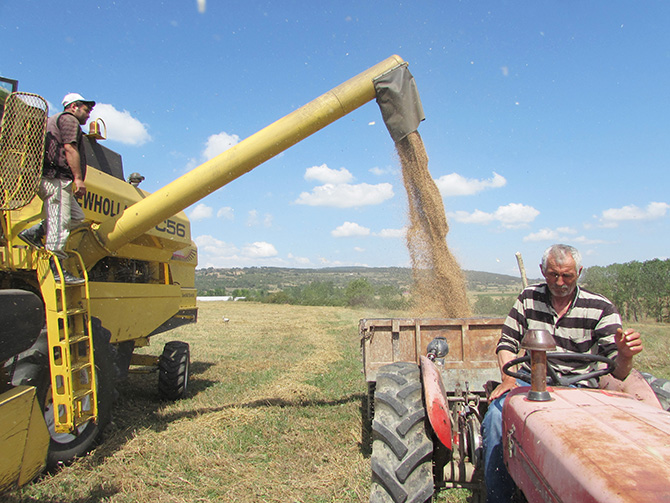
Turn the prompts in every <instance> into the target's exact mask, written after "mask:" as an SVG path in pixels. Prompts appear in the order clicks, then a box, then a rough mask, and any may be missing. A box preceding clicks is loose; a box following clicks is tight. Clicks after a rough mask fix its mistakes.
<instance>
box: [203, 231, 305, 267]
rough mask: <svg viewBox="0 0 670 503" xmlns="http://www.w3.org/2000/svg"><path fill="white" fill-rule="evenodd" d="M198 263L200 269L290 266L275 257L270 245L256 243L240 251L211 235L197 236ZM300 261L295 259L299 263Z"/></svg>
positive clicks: (275, 254) (273, 249) (275, 253)
mask: <svg viewBox="0 0 670 503" xmlns="http://www.w3.org/2000/svg"><path fill="white" fill-rule="evenodd" d="M194 241H195V243H196V244H197V245H198V263H199V266H200V267H248V266H254V265H276V266H278V267H282V266H284V267H285V266H288V265H290V263H289V262H287V261H286V260H285V259H282V258H279V257H277V250H276V248H275V247H274V245H272V244H271V243H267V242H264V241H257V242H255V243H251V244H248V245H245V246H243V247H242V248H241V249H240V248H239V247H237V246H236V245H234V244H232V243H227V242H225V241H221V240H220V239H217V238H215V237H213V236H211V235H202V236H197V237H196V238H195V239H194ZM301 260H302V259H297V261H296V262H300V261H301Z"/></svg>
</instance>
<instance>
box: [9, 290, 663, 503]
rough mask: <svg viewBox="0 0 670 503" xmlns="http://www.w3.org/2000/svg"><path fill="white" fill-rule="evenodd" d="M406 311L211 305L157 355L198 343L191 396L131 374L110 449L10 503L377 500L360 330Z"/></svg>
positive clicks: (155, 349) (659, 336)
mask: <svg viewBox="0 0 670 503" xmlns="http://www.w3.org/2000/svg"><path fill="white" fill-rule="evenodd" d="M403 314H404V313H392V312H383V313H382V312H377V313H375V312H371V311H369V310H365V311H362V310H352V309H347V308H331V307H300V306H285V305H267V304H252V303H241V302H203V303H201V304H200V321H199V323H198V324H196V325H192V326H189V327H184V328H181V329H177V330H174V331H172V332H170V333H168V334H163V335H161V336H159V337H155V338H153V339H152V346H151V348H148V349H151V351H150V352H151V353H152V354H158V353H160V351H161V349H162V346H163V344H164V343H165V342H167V341H170V340H175V339H179V340H184V341H186V342H189V343H190V344H191V355H192V356H191V361H192V380H191V393H190V394H189V396H188V397H187V398H186V399H184V400H181V401H178V402H175V403H169V402H162V401H160V400H159V399H158V395H157V390H156V376H155V375H148V376H141V375H133V376H131V377H130V378H129V380H128V382H126V383H123V384H122V385H121V386H120V387H119V392H120V397H119V400H118V403H117V405H116V407H115V413H114V422H113V424H112V426H111V427H110V428H109V429H108V431H107V434H106V440H105V443H104V444H103V445H102V446H100V447H98V448H97V449H96V450H95V451H94V452H93V453H92V454H91V455H89V456H87V457H85V458H82V459H79V460H77V461H76V462H75V463H73V464H72V465H71V466H67V467H64V468H63V469H61V470H60V471H59V472H58V473H55V474H48V475H45V476H44V477H42V479H40V480H38V481H36V482H34V483H32V484H29V485H28V486H27V487H25V488H24V489H22V490H21V491H18V492H15V493H10V494H8V495H3V496H2V498H3V499H2V501H3V502H8V503H27V502H36V501H40V502H47V503H94V502H109V503H130V502H133V503H135V502H143V503H148V502H152V503H153V502H158V503H163V502H165V503H186V502H188V503H191V502H229V501H230V502H233V501H234V502H279V501H281V502H365V501H368V491H369V488H370V481H369V479H370V467H369V450H368V449H369V448H368V447H367V446H366V445H364V444H363V440H362V439H363V438H365V436H364V434H363V431H362V421H361V406H362V400H363V395H364V392H365V383H364V378H363V375H362V373H361V370H362V364H361V360H360V353H359V340H358V330H357V327H358V320H359V318H371V317H393V316H402V315H403ZM224 317H225V318H228V319H229V321H228V322H225V321H224ZM645 328H647V329H648V330H647V331H650V330H651V328H650V327H645ZM655 328H656V330H655V333H654V340H650V341H649V347H656V344H657V343H656V342H655V341H656V340H659V341H662V342H659V343H658V344H666V341H667V340H668V333H670V328H668V326H666V325H655ZM664 347H667V346H664ZM650 353H651V352H650ZM649 356H654V355H652V354H650V355H649ZM641 361H642V360H641ZM649 363H652V364H653V365H658V366H660V368H659V367H657V370H660V372H658V373H659V374H660V375H664V372H666V373H667V372H668V368H669V367H670V365H669V364H668V363H667V359H666V361H665V362H664V363H662V362H661V361H660V360H656V359H654V360H653V362H651V361H650V362H649ZM641 369H642V370H645V369H644V368H642V366H641ZM665 375H667V374H665ZM438 501H440V502H445V501H460V502H464V501H467V492H465V491H448V492H443V493H441V494H440V495H439V497H438Z"/></svg>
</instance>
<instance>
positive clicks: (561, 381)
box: [502, 353, 616, 386]
mask: <svg viewBox="0 0 670 503" xmlns="http://www.w3.org/2000/svg"><path fill="white" fill-rule="evenodd" d="M551 360H572V361H575V360H578V361H584V362H602V363H606V364H607V367H605V368H602V369H599V370H594V371H592V372H588V373H586V374H581V375H576V376H572V377H561V376H559V375H558V373H557V372H556V370H555V369H554V367H553V366H551V365H549V362H550V361H551ZM529 361H530V355H529V354H528V355H526V356H521V357H519V358H514V359H513V360H510V361H508V362H507V363H506V364H505V365H503V368H502V371H503V372H504V373H505V374H507V375H508V376H511V377H515V378H517V379H521V380H522V381H526V382H530V373H529V372H528V371H526V370H523V369H522V370H520V371H517V372H515V371H513V370H510V367H513V366H514V365H518V364H519V363H527V362H529ZM615 367H616V362H615V361H614V360H612V359H611V358H607V357H605V356H600V355H592V354H590V353H547V383H548V384H549V385H551V386H572V385H573V384H575V383H578V382H579V381H585V380H588V379H593V378H597V377H600V376H604V375H605V374H611V373H612V372H613V371H614V368H615Z"/></svg>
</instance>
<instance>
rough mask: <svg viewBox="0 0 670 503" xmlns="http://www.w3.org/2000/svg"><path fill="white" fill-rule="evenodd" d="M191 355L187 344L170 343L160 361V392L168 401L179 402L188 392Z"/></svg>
mask: <svg viewBox="0 0 670 503" xmlns="http://www.w3.org/2000/svg"><path fill="white" fill-rule="evenodd" d="M190 367H191V354H190V349H189V346H188V344H187V343H186V342H180V341H172V342H168V343H167V344H166V345H165V348H164V349H163V354H162V355H161V357H160V358H159V360H158V391H159V393H160V395H161V396H162V397H163V398H166V399H167V400H178V399H179V398H183V397H184V396H186V393H187V392H188V380H189V377H190V376H189V372H190Z"/></svg>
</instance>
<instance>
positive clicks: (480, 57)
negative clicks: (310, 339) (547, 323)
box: [0, 0, 670, 276]
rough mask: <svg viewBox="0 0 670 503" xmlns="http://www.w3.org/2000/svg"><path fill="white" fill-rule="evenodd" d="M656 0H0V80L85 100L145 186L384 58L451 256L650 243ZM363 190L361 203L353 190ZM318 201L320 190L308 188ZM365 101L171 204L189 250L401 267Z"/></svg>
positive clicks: (662, 212)
mask: <svg viewBox="0 0 670 503" xmlns="http://www.w3.org/2000/svg"><path fill="white" fill-rule="evenodd" d="M669 25H670V3H667V2H663V1H648V2H632V1H631V2H622V1H591V2H583V1H570V0H567V1H561V2H558V1H552V2H547V1H509V2H506V1H489V2H487V1H460V2H456V1H447V0H443V1H433V2H425V1H414V2H382V1H361V0H358V1H347V0H341V1H338V2H326V1H324V2H308V1H306V0H303V1H283V2H282V1H274V2H258V1H253V0H248V1H246V2H222V1H216V0H206V1H203V0H199V1H198V0H179V1H177V0H166V1H162V2H158V1H156V2H136V1H132V2H131V1H126V0H117V1H115V2H109V1H104V2H103V1H91V0H86V1H63V2H47V1H44V0H42V1H36V0H21V1H18V0H0V42H1V45H2V57H1V58H0V75H2V76H4V77H9V78H14V79H18V80H19V89H20V90H22V91H26V92H34V93H37V94H40V95H42V96H44V97H45V98H46V99H47V100H48V102H49V103H50V105H52V109H51V110H52V112H54V113H55V112H57V111H59V107H58V104H59V103H60V100H61V98H62V97H63V95H65V94H66V93H68V92H79V93H81V94H82V95H84V96H85V97H87V98H89V99H94V100H96V101H97V102H98V103H99V105H98V106H96V109H95V111H94V115H95V114H97V115H98V116H100V117H102V118H103V120H104V121H105V123H106V125H107V128H108V140H107V141H106V143H105V145H106V146H107V147H109V148H111V149H113V150H115V151H117V152H119V153H120V154H121V155H122V156H123V160H124V168H125V172H126V175H127V174H129V173H130V172H133V171H138V172H140V173H142V174H143V175H144V176H145V177H146V180H145V182H143V184H142V188H144V189H146V190H148V191H154V190H156V189H158V188H160V187H162V186H163V185H166V184H167V183H169V182H171V181H173V180H174V179H176V178H178V177H179V176H181V175H182V174H184V173H186V172H187V171H188V170H190V169H192V168H193V167H195V166H197V165H198V164H200V163H202V162H204V161H205V160H207V159H208V158H210V157H211V156H213V155H215V154H217V153H220V152H221V151H223V150H224V149H225V148H227V147H229V146H231V145H233V144H235V143H237V142H239V141H241V140H243V139H244V138H246V137H248V136H250V135H252V134H253V133H255V132H256V131H258V130H260V129H262V128H263V127H265V126H267V125H268V124H270V123H272V122H274V121H275V120H277V119H279V118H281V117H283V116H284V115H286V114H288V113H290V112H291V111H293V110H295V109H296V108H299V107H300V106H302V105H304V104H305V103H308V102H309V101H311V100H312V99H314V98H316V97H317V96H320V95H321V94H323V93H325V92H326V91H328V90H330V89H331V88H333V87H335V86H337V85H338V84H340V83H342V82H344V81H345V80H348V79H349V78H351V77H353V76H355V75H357V74H358V73H360V72H361V71H363V70H365V69H367V68H369V67H371V66H373V65H374V64H376V63H377V62H379V61H382V60H384V59H386V58H387V57H388V56H390V55H392V54H398V55H400V56H401V57H403V58H404V59H405V61H407V62H408V63H409V68H410V71H411V72H412V74H413V75H414V77H415V79H416V82H417V85H418V89H419V93H420V95H421V99H422V103H423V108H424V111H425V114H426V120H425V121H424V122H423V123H422V124H421V126H420V127H419V133H420V134H421V136H422V138H423V140H424V143H425V145H426V149H427V152H428V155H429V157H430V164H429V169H430V171H431V173H432V175H433V177H434V178H435V180H436V182H437V184H438V187H439V188H440V190H441V192H442V195H443V200H444V204H445V210H446V212H447V217H448V220H449V224H450V232H449V235H448V236H447V241H448V244H449V247H450V249H451V250H452V252H453V253H454V254H455V255H456V257H457V259H458V260H459V262H460V263H461V266H462V267H463V268H464V269H471V270H482V271H490V272H499V273H505V274H512V275H516V274H518V269H517V265H516V259H515V256H514V254H515V252H517V251H519V252H521V253H522V255H523V257H524V260H525V263H526V267H527V268H528V271H529V275H531V276H535V275H536V273H537V272H538V270H537V268H536V265H535V264H537V263H538V262H539V258H540V255H541V253H542V251H543V250H544V249H545V248H546V247H547V246H549V245H550V244H552V243H554V242H566V243H569V244H573V245H575V246H577V247H578V248H579V249H580V250H581V251H582V253H583V255H584V265H586V266H592V265H608V264H611V263H615V262H618V263H621V262H627V261H631V260H639V261H644V260H649V259H652V258H663V259H665V258H667V257H668V255H669V253H668V249H669V245H670V237H669V236H670V211H669V210H670V195H669V194H668V187H669V186H670V184H669V183H668V182H669V178H670V173H669V171H670V162H669V161H670V150H669V149H668V140H667V137H668V133H669V132H670V103H669V101H670V98H669V96H670V87H669V83H670V75H669V73H670V30H668V28H667V27H668V26H669ZM361 193H364V194H365V195H366V197H365V201H366V202H367V203H368V204H366V205H363V206H361V205H360V204H361V197H360V194H361ZM327 196H328V197H327ZM406 208H407V201H406V195H405V193H404V189H403V186H402V181H401V174H400V167H399V164H398V160H397V157H396V154H395V151H394V146H393V142H392V140H391V138H390V136H389V135H388V133H387V131H386V128H385V126H384V124H383V122H382V120H381V114H380V112H379V108H378V107H377V105H376V104H375V103H374V102H371V103H368V104H367V105H364V106H363V107H361V108H360V109H358V110H357V111H355V112H353V113H351V114H349V115H347V116H345V117H344V118H342V119H340V120H339V121H337V122H336V123H334V124H332V125H330V126H328V127H326V128H325V129H323V130H321V131H319V132H318V133H316V134H315V135H313V136H311V137H310V138H307V139H306V140H304V141H302V142H301V143H298V144H297V145H295V146H294V147H292V148H290V149H289V150H287V151H286V152H284V153H283V154H280V155H279V156H277V157H275V158H274V159H271V160H270V161H268V162H266V163H265V164H263V165H261V166H259V167H257V168H256V169H255V170H254V171H252V172H251V173H248V174H246V175H244V176H242V177H241V178H239V179H237V180H234V181H233V182H231V183H230V184H229V185H227V186H225V187H224V188H222V189H220V190H218V191H216V192H214V193H213V194H211V195H209V196H207V197H206V198H205V199H204V200H202V201H201V202H200V203H198V204H196V205H193V206H192V207H190V208H188V209H187V210H186V213H187V214H188V215H189V216H190V217H191V221H192V231H193V238H194V240H195V241H196V243H198V245H199V251H200V257H199V263H200V265H199V267H209V266H213V267H242V266H253V265H257V266H262V265H268V266H282V267H327V266H338V265H365V266H408V265H409V257H408V253H407V250H406V247H405V243H404V239H403V228H404V226H405V225H406V223H407V216H406Z"/></svg>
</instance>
